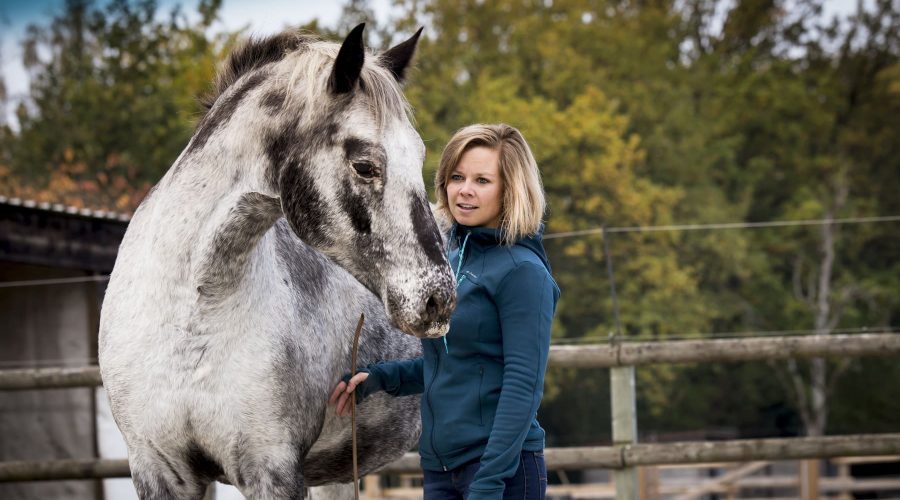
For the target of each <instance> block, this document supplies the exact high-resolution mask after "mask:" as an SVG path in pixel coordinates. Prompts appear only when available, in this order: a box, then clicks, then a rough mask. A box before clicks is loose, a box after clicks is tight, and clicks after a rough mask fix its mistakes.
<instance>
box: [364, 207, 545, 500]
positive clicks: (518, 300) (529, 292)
mask: <svg viewBox="0 0 900 500" xmlns="http://www.w3.org/2000/svg"><path fill="white" fill-rule="evenodd" d="M542 232H543V227H541V231H540V232H539V233H538V234H537V235H536V236H533V237H528V238H523V239H522V240H520V241H518V242H516V243H515V244H514V245H511V246H506V245H502V244H501V243H500V232H499V230H496V229H488V228H481V227H466V226H461V225H457V226H455V227H454V230H453V231H452V232H451V241H450V246H451V250H450V252H449V254H450V265H451V267H452V269H453V270H454V271H456V270H457V269H459V273H458V277H457V283H458V285H457V306H456V309H455V311H454V312H453V315H452V316H451V318H450V331H449V332H448V334H447V336H446V339H423V340H422V350H423V357H421V358H416V359H411V360H402V361H394V362H386V363H377V364H372V365H369V366H368V367H366V370H367V371H368V372H369V377H368V379H367V380H366V381H365V382H364V383H363V384H361V385H360V386H359V387H358V388H357V398H358V399H362V398H364V397H365V396H366V395H367V394H370V393H372V392H375V391H379V390H384V391H387V392H388V393H390V394H393V395H395V396H402V395H409V394H418V393H422V436H421V438H420V441H419V454H420V456H421V462H422V468H424V469H427V470H435V471H440V470H445V471H446V470H451V469H454V468H456V467H459V466H461V465H464V464H467V463H469V462H473V461H478V460H480V462H481V465H480V468H479V470H478V472H477V474H476V475H475V478H474V479H473V481H472V484H471V485H470V487H469V497H468V500H479V499H499V498H501V497H502V496H503V491H504V484H503V479H504V478H507V477H512V476H513V475H514V474H515V472H516V469H517V468H518V466H519V456H520V453H521V451H522V450H526V451H540V450H542V449H543V447H544V430H543V429H542V428H541V426H540V424H538V421H537V418H536V417H537V410H538V406H539V405H540V402H541V397H542V396H543V393H544V371H545V369H546V367H547V355H548V353H549V350H550V326H551V323H552V321H553V314H554V311H555V309H556V302H557V300H558V298H559V288H558V287H557V285H556V283H555V282H554V280H553V277H552V276H551V274H550V265H549V263H548V261H547V256H546V254H545V252H544V248H543V244H542V243H541V233H542ZM460 255H462V259H463V261H462V263H461V265H460ZM444 340H446V344H445V342H444Z"/></svg>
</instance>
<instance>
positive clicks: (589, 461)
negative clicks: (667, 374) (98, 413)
mask: <svg viewBox="0 0 900 500" xmlns="http://www.w3.org/2000/svg"><path fill="white" fill-rule="evenodd" d="M896 354H900V335H898V334H894V333H868V334H855V335H812V336H798V337H769V338H738V339H724V340H682V341H666V342H617V343H612V344H609V345H585V346H554V347H553V348H551V352H550V364H551V366H564V367H577V368H610V369H611V370H610V371H611V377H610V378H611V385H612V398H613V401H612V403H613V407H612V413H613V441H614V443H615V445H614V446H604V447H572V448H558V449H548V450H546V452H545V457H546V461H547V465H548V467H549V468H551V469H587V468H610V469H613V470H614V471H615V473H616V498H622V499H625V498H627V499H632V498H638V491H637V490H638V486H637V471H636V469H635V467H637V466H648V465H660V464H699V463H709V462H748V461H759V460H780V459H817V458H828V457H847V456H855V457H862V456H876V455H900V434H878V435H865V434H863V435H853V436H829V437H807V438H785V439H754V440H734V441H715V442H685V443H666V444H638V443H636V439H635V438H636V435H637V424H636V421H635V412H634V407H635V401H634V367H635V366H642V365H648V364H659V363H698V362H731V361H753V360H778V359H788V358H818V357H857V356H887V355H896ZM101 383H102V382H101V380H100V373H99V370H98V369H97V368H96V367H85V368H43V369H23V370H4V371H0V390H7V391H15V390H34V389H49V388H61V387H94V386H98V385H100V384H101ZM623 436H624V438H623ZM415 471H419V465H418V457H417V455H416V454H413V453H408V454H406V455H405V456H404V457H403V458H401V459H400V460H398V461H396V462H394V463H393V464H390V465H388V466H387V467H386V468H385V469H384V472H389V473H403V472H415ZM128 475H129V472H128V464H127V462H126V461H125V460H57V461H43V462H0V482H3V481H34V480H58V479H89V478H102V477H127V476H128ZM816 494H817V493H816V492H815V490H813V491H812V492H810V493H809V494H808V496H809V497H810V498H815V496H816Z"/></svg>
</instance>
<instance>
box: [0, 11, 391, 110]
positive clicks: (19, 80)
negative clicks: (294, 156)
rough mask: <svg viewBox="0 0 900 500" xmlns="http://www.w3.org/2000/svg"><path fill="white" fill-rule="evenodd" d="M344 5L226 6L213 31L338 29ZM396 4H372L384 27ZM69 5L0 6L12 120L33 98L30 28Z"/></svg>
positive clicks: (0, 55) (2, 63) (1, 66)
mask: <svg viewBox="0 0 900 500" xmlns="http://www.w3.org/2000/svg"><path fill="white" fill-rule="evenodd" d="M157 1H158V3H159V6H160V8H159V9H158V10H159V12H160V13H164V14H167V13H168V12H169V11H171V9H172V7H174V6H175V5H176V4H181V5H182V11H183V12H185V13H194V12H196V5H197V3H198V0H157ZM97 3H98V4H102V3H103V1H102V0H100V1H98V2H97ZM343 4H344V2H343V1H339V0H324V1H323V0H224V1H223V5H222V9H221V11H220V19H221V21H220V22H218V23H217V24H215V25H213V30H217V29H219V30H221V31H225V30H228V31H232V30H237V29H240V28H243V27H245V26H249V31H248V32H249V33H254V34H259V35H265V34H270V33H276V32H278V31H281V29H283V28H284V27H285V26H288V25H290V26H297V25H300V24H304V23H307V22H309V21H312V20H313V19H319V22H320V24H324V25H328V26H331V25H334V24H336V23H337V20H338V18H339V17H340V15H341V9H342V6H343ZM390 4H391V0H370V5H371V7H372V9H373V11H374V12H375V15H376V17H378V20H379V21H386V20H387V18H388V16H389V15H390V11H391V7H390ZM64 5H65V0H24V1H23V0H0V71H2V74H3V79H4V80H5V83H6V87H7V89H6V90H7V93H8V95H9V96H10V98H11V99H10V102H11V103H12V104H11V105H10V106H9V108H10V109H7V115H8V116H7V119H12V116H11V115H12V112H13V109H14V108H15V103H17V102H18V100H19V99H22V98H23V97H25V96H26V95H27V92H28V76H27V73H26V72H25V68H24V67H23V66H22V63H21V61H22V47H21V45H20V42H21V40H22V38H23V37H24V35H25V28H26V27H27V26H28V25H29V24H46V23H47V22H48V21H49V20H50V19H51V18H52V16H53V15H54V14H58V13H59V12H61V11H62V10H63V6H64Z"/></svg>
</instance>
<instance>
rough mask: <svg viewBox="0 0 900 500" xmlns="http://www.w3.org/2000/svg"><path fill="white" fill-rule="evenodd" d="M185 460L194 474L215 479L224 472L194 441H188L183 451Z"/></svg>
mask: <svg viewBox="0 0 900 500" xmlns="http://www.w3.org/2000/svg"><path fill="white" fill-rule="evenodd" d="M184 459H185V462H186V463H187V464H188V467H190V468H191V471H193V472H194V475H196V476H197V477H201V478H204V479H216V478H217V477H219V476H221V475H223V474H224V471H223V470H222V466H221V465H219V463H218V462H216V461H215V460H214V459H213V458H212V457H210V456H209V454H208V453H206V450H204V449H203V448H201V447H200V445H198V444H197V443H196V442H195V441H190V442H189V443H188V445H187V450H186V452H185V457H184Z"/></svg>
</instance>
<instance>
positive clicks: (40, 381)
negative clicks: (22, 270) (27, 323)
mask: <svg viewBox="0 0 900 500" xmlns="http://www.w3.org/2000/svg"><path fill="white" fill-rule="evenodd" d="M894 354H900V334H896V333H863V334H854V335H809V336H797V337H772V338H765V337H763V338H741V339H717V340H678V341H663V342H621V343H618V344H608V345H606V344H604V345H581V346H553V347H551V348H550V366H562V367H567V368H613V367H619V366H640V365H650V364H660V363H700V362H733V361H759V360H777V359H789V358H814V357H857V356H887V355H894ZM101 384H102V381H101V379H100V370H99V369H98V368H97V367H96V366H90V367H83V368H34V369H20V370H0V390H3V391H20V390H32V389H51V388H67V387H96V386H99V385H101Z"/></svg>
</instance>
